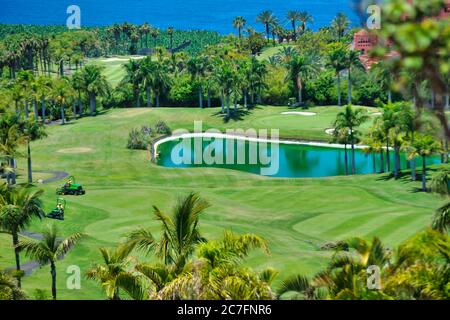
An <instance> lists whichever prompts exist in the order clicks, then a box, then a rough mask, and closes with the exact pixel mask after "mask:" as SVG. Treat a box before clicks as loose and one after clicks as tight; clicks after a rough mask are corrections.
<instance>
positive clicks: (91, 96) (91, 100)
mask: <svg viewBox="0 0 450 320" xmlns="http://www.w3.org/2000/svg"><path fill="white" fill-rule="evenodd" d="M89 107H90V111H91V116H93V115H94V114H95V112H96V110H95V109H96V107H95V93H93V92H90V93H89Z"/></svg>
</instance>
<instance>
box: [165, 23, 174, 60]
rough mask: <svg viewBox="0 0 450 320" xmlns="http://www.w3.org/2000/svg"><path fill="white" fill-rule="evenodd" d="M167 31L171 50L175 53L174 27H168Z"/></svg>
mask: <svg viewBox="0 0 450 320" xmlns="http://www.w3.org/2000/svg"><path fill="white" fill-rule="evenodd" d="M166 32H167V34H168V35H169V41H170V45H169V49H170V52H171V53H172V54H173V32H174V30H173V27H168V28H167V31H166Z"/></svg>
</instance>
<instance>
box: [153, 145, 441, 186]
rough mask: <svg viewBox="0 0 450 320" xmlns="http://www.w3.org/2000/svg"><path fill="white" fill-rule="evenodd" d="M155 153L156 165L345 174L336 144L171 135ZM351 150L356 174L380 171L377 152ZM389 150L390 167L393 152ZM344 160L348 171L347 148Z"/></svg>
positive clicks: (274, 174)
mask: <svg viewBox="0 0 450 320" xmlns="http://www.w3.org/2000/svg"><path fill="white" fill-rule="evenodd" d="M208 140H209V141H208ZM157 152H158V154H159V156H158V158H157V160H156V162H157V164H158V165H160V166H164V167H170V168H202V167H203V168H204V167H215V168H226V169H233V170H240V171H245V172H250V173H254V174H260V175H266V176H272V177H280V178H307V177H329V176H340V175H345V151H344V148H343V147H342V148H341V147H337V146H325V145H310V144H292V143H283V142H280V143H277V144H270V143H261V142H255V141H246V140H241V139H239V140H236V139H234V138H223V139H222V138H219V139H216V138H211V139H200V138H175V139H174V140H167V141H161V143H159V144H158V145H157ZM355 153H356V154H355V163H356V173H357V174H369V173H374V172H376V171H377V172H378V171H379V170H380V168H381V161H380V155H379V154H375V155H372V154H367V153H365V152H364V150H362V149H356V151H355ZM390 153H391V155H390V158H391V165H392V167H393V164H394V154H393V152H390ZM260 155H262V156H260ZM385 160H386V156H385ZM348 161H349V170H351V167H350V164H351V150H350V147H349V148H348ZM439 162H440V159H439V157H429V158H428V159H427V164H434V163H439ZM421 165H422V161H421V159H419V158H417V159H416V166H417V168H421ZM406 167H407V161H406V156H405V155H404V154H402V155H401V168H403V169H404V168H406Z"/></svg>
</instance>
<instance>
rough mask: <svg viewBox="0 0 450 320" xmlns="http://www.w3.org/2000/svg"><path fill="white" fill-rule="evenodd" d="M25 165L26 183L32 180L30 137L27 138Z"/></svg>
mask: <svg viewBox="0 0 450 320" xmlns="http://www.w3.org/2000/svg"><path fill="white" fill-rule="evenodd" d="M27 166H28V183H32V182H33V173H32V170H31V146H30V139H28V140H27Z"/></svg>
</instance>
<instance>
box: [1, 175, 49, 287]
mask: <svg viewBox="0 0 450 320" xmlns="http://www.w3.org/2000/svg"><path fill="white" fill-rule="evenodd" d="M42 194H43V190H33V189H32V188H30V187H27V186H24V187H12V186H9V185H7V184H3V185H0V229H1V230H3V231H5V232H7V233H9V234H11V236H12V241H13V246H14V254H15V259H16V271H17V276H18V285H19V288H20V287H21V281H20V277H21V270H20V255H19V252H20V250H19V249H18V248H17V247H16V246H17V245H18V244H19V233H20V232H21V231H23V230H25V229H26V228H27V227H28V226H29V224H30V223H31V220H32V219H33V218H34V217H37V218H39V219H41V218H42V217H43V216H44V212H43V209H42V202H41V199H40V197H41V196H42Z"/></svg>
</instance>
